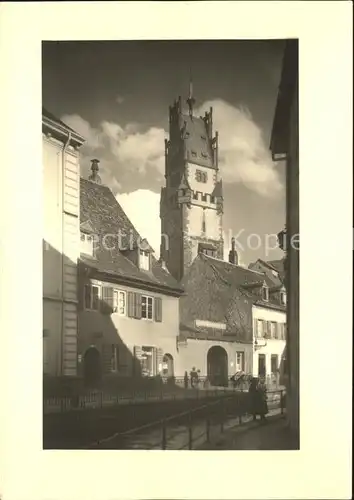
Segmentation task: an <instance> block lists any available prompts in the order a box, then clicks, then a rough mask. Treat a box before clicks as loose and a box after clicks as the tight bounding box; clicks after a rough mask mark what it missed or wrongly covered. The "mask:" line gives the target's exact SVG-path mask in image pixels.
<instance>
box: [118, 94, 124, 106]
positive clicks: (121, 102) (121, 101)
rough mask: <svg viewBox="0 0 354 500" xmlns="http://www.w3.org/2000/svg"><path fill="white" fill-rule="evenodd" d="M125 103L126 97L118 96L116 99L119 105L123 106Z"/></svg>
mask: <svg viewBox="0 0 354 500" xmlns="http://www.w3.org/2000/svg"><path fill="white" fill-rule="evenodd" d="M124 101H125V97H123V96H122V95H117V97H116V103H117V104H123V102H124Z"/></svg>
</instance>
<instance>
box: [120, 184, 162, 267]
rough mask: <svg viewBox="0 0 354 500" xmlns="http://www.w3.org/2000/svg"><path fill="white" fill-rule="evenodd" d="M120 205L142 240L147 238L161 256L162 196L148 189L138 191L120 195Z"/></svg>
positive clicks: (157, 256)
mask: <svg viewBox="0 0 354 500" xmlns="http://www.w3.org/2000/svg"><path fill="white" fill-rule="evenodd" d="M116 198H117V201H118V203H119V204H120V205H121V207H122V208H123V210H124V212H125V213H126V214H127V216H128V217H129V219H130V220H131V221H132V223H133V224H134V226H135V228H136V229H137V231H138V233H139V234H140V236H141V237H142V238H146V239H147V240H148V242H149V244H150V246H151V247H152V248H153V249H154V251H155V257H156V258H159V256H160V241H161V223H160V194H159V193H154V192H153V191H150V190H148V189H138V190H136V191H133V192H131V193H124V194H118V195H117V196H116Z"/></svg>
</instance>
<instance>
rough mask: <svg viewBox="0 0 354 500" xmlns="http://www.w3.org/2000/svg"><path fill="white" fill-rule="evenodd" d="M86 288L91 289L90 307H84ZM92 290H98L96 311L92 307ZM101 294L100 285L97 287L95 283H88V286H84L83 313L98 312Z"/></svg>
mask: <svg viewBox="0 0 354 500" xmlns="http://www.w3.org/2000/svg"><path fill="white" fill-rule="evenodd" d="M88 286H89V287H90V289H91V295H90V307H87V306H86V287H88ZM93 288H97V289H98V295H97V298H98V307H97V309H94V308H93V307H92V306H93V293H92V290H93ZM101 293H102V287H101V285H97V284H96V283H88V284H86V285H85V286H84V309H85V311H99V310H100V300H101Z"/></svg>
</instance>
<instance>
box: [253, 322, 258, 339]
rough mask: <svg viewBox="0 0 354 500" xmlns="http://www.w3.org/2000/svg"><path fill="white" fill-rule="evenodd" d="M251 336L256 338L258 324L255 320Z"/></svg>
mask: <svg viewBox="0 0 354 500" xmlns="http://www.w3.org/2000/svg"><path fill="white" fill-rule="evenodd" d="M253 335H254V336H255V337H258V322H257V319H256V318H254V320H253Z"/></svg>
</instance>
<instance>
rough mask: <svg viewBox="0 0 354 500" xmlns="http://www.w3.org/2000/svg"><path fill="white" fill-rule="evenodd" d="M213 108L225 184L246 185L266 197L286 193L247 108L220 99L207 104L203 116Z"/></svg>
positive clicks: (200, 109) (204, 105)
mask: <svg viewBox="0 0 354 500" xmlns="http://www.w3.org/2000/svg"><path fill="white" fill-rule="evenodd" d="M210 107H213V122H214V130H218V131H219V166H220V171H221V174H222V178H223V181H224V182H225V183H242V184H244V185H245V186H247V187H248V188H249V189H251V190H252V191H255V192H256V193H258V194H260V195H262V196H271V197H272V196H275V195H277V194H278V193H280V192H281V190H282V185H281V182H280V180H279V174H278V172H277V170H276V168H275V164H274V163H273V162H272V159H271V155H270V151H269V148H268V146H267V145H266V143H265V141H264V138H263V135H262V130H261V129H260V127H259V126H258V125H257V124H256V123H255V122H254V120H253V119H252V115H251V113H250V111H249V110H248V109H247V108H243V107H240V108H236V107H234V106H232V105H231V104H228V103H227V102H225V101H222V100H220V99H216V100H213V101H208V102H205V103H204V104H203V105H202V106H201V107H200V108H199V110H198V113H199V114H204V111H207V110H209V108H210Z"/></svg>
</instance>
